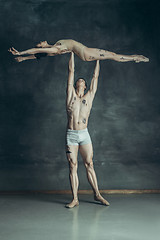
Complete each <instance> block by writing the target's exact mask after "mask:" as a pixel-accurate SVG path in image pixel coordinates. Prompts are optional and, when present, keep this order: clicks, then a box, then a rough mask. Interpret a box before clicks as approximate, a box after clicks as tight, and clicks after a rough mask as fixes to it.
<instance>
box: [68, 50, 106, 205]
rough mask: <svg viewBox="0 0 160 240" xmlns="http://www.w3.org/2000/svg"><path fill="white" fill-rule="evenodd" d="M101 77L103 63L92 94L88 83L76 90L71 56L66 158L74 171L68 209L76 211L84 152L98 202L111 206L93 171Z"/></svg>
mask: <svg viewBox="0 0 160 240" xmlns="http://www.w3.org/2000/svg"><path fill="white" fill-rule="evenodd" d="M98 76H99V60H97V61H96V66H95V70H94V74H93V78H92V81H91V85H90V89H89V91H88V92H87V93H86V94H84V91H85V89H86V82H85V80H84V79H82V78H80V79H78V80H77V82H76V83H75V87H74V53H73V52H72V53H71V57H70V60H69V76H68V84H67V98H66V110H67V117H68V124H67V132H66V154H67V159H68V162H69V168H70V184H71V189H72V195H73V200H72V202H71V203H69V204H67V205H66V207H68V208H73V207H75V206H77V205H79V201H78V195H77V193H78V184H79V182H78V176H77V155H78V150H80V153H81V156H82V158H83V161H84V165H85V167H86V172H87V177H88V181H89V183H90V185H91V187H92V189H93V192H94V199H95V200H96V201H100V202H101V203H102V204H104V205H106V206H108V205H109V203H108V202H107V201H106V200H105V199H104V198H103V197H102V196H101V195H100V192H99V189H98V184H97V178H96V174H95V171H94V167H93V161H92V158H93V147H92V142H91V138H90V136H89V133H88V130H87V125H88V118H89V115H90V111H91V107H92V102H93V99H94V96H95V93H96V91H97V84H98Z"/></svg>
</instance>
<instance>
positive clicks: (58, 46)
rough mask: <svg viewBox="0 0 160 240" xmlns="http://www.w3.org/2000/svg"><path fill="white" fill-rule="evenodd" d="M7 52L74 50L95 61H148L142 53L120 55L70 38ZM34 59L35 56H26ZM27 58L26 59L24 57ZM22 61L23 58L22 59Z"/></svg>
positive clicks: (20, 53) (84, 59)
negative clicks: (87, 45)
mask: <svg viewBox="0 0 160 240" xmlns="http://www.w3.org/2000/svg"><path fill="white" fill-rule="evenodd" d="M9 52H11V53H12V54H13V55H26V54H28V55H29V54H31V55H34V54H37V53H46V54H47V56H55V55H57V54H64V53H68V52H74V53H75V54H76V55H77V56H78V57H79V58H80V59H82V60H83V61H96V60H106V59H111V60H114V61H117V62H129V61H135V62H148V61H149V59H148V58H147V57H144V56H143V55H122V54H116V53H113V52H110V51H108V50H103V49H98V48H88V47H86V46H85V45H83V44H81V43H79V42H77V41H74V40H72V39H66V40H59V41H58V42H56V43H55V44H54V45H49V44H48V43H47V41H43V42H40V43H39V44H37V47H36V48H32V49H28V50H26V51H22V52H19V51H17V50H16V49H14V48H10V49H9ZM28 59H35V58H28ZM25 60H27V59H25ZM22 61H23V60H22Z"/></svg>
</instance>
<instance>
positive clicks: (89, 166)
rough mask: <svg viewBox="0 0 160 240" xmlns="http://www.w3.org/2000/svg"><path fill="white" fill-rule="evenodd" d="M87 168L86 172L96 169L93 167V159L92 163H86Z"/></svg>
mask: <svg viewBox="0 0 160 240" xmlns="http://www.w3.org/2000/svg"><path fill="white" fill-rule="evenodd" d="M84 165H85V167H86V170H89V169H93V168H94V167H93V161H92V159H90V161H86V162H85V164H84Z"/></svg>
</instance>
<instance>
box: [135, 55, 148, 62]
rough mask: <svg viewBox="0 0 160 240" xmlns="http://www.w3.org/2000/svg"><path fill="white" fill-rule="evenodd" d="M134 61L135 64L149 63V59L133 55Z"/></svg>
mask: <svg viewBox="0 0 160 240" xmlns="http://www.w3.org/2000/svg"><path fill="white" fill-rule="evenodd" d="M133 58H134V61H135V62H136V63H139V62H149V58H147V57H145V56H143V55H133Z"/></svg>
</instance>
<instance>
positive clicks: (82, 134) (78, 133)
mask: <svg viewBox="0 0 160 240" xmlns="http://www.w3.org/2000/svg"><path fill="white" fill-rule="evenodd" d="M89 143H91V138H90V135H89V132H88V129H87V128H85V129H82V130H71V129H67V132H66V145H67V146H72V145H85V144H89Z"/></svg>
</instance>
